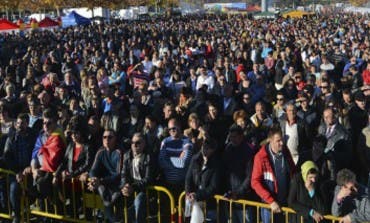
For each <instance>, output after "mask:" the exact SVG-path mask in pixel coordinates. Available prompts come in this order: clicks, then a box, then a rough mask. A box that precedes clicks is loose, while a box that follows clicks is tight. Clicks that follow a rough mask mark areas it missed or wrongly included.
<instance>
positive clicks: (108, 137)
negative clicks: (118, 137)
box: [103, 135, 114, 139]
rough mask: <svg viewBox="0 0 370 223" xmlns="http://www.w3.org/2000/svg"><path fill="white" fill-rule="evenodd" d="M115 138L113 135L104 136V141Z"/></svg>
mask: <svg viewBox="0 0 370 223" xmlns="http://www.w3.org/2000/svg"><path fill="white" fill-rule="evenodd" d="M113 137H114V136H113V135H107V136H103V139H112V138H113Z"/></svg>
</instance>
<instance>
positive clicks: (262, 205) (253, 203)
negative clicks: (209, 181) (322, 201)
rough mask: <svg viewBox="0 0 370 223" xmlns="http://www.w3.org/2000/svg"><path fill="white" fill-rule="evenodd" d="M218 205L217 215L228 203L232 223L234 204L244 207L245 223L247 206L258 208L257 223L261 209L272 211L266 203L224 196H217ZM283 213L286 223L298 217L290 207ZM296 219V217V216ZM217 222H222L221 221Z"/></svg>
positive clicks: (272, 220) (331, 218) (333, 220)
mask: <svg viewBox="0 0 370 223" xmlns="http://www.w3.org/2000/svg"><path fill="white" fill-rule="evenodd" d="M215 199H216V203H217V213H220V209H219V208H220V201H223V202H227V203H228V204H229V210H228V211H229V221H230V222H232V211H233V204H239V205H242V207H243V223H246V220H245V219H246V218H245V214H246V208H247V206H249V207H255V208H256V219H257V220H256V222H261V216H260V212H261V208H265V209H271V207H270V205H268V204H266V203H261V202H256V201H248V200H230V199H228V198H225V197H224V196H221V195H215ZM282 211H283V213H284V214H285V215H284V216H285V223H289V222H290V221H289V216H295V215H297V214H296V212H295V211H294V210H293V209H291V208H288V207H283V208H282ZM295 217H296V216H295ZM324 219H326V220H329V221H331V222H332V223H336V222H339V220H340V218H337V217H334V216H332V215H325V216H324ZM217 222H220V221H219V219H218V220H217ZM273 222H274V215H273V214H272V215H271V223H273ZM300 222H301V223H304V219H303V217H300Z"/></svg>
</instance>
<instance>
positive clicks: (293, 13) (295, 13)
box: [282, 10, 315, 18]
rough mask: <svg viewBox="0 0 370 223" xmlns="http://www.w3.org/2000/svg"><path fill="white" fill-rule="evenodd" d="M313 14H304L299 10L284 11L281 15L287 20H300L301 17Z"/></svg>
mask: <svg viewBox="0 0 370 223" xmlns="http://www.w3.org/2000/svg"><path fill="white" fill-rule="evenodd" d="M314 14H315V13H313V12H305V11H301V10H291V11H286V12H283V13H282V15H283V17H284V18H287V17H291V18H302V17H303V16H309V15H314Z"/></svg>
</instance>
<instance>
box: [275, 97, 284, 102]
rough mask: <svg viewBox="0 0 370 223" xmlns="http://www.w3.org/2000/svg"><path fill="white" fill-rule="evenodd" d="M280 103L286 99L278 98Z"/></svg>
mask: <svg viewBox="0 0 370 223" xmlns="http://www.w3.org/2000/svg"><path fill="white" fill-rule="evenodd" d="M276 100H278V101H284V98H277V99H276Z"/></svg>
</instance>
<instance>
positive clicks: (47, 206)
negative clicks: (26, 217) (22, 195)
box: [26, 178, 95, 223]
mask: <svg viewBox="0 0 370 223" xmlns="http://www.w3.org/2000/svg"><path fill="white" fill-rule="evenodd" d="M50 186H52V185H50ZM78 195H80V196H78ZM81 198H83V200H81ZM88 201H89V199H87V196H86V193H85V187H84V184H83V183H82V182H80V181H79V180H77V179H74V178H72V179H71V180H70V181H69V180H68V181H63V182H61V183H60V184H59V185H58V186H57V187H54V186H53V189H52V196H51V197H46V198H44V199H39V200H38V201H36V203H35V206H33V208H30V211H29V213H30V214H32V215H35V216H40V217H46V218H52V219H57V220H62V221H67V222H77V223H85V222H88V221H86V219H85V218H86V210H87V208H88V206H87V205H86V204H89V203H88ZM26 205H27V206H29V207H30V205H31V204H30V202H29V199H27V202H26ZM81 206H82V213H81V214H82V217H80V213H79V212H78V208H79V207H81ZM92 208H95V207H92Z"/></svg>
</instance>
